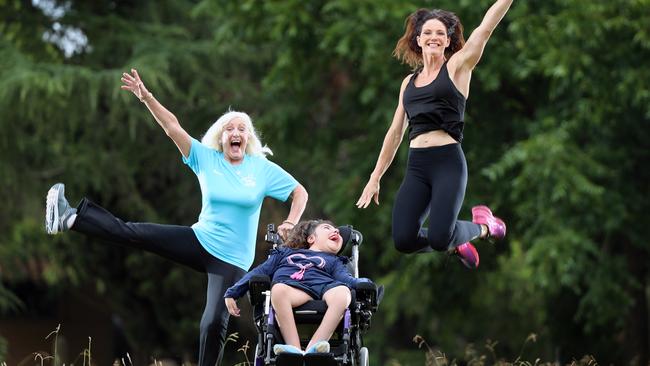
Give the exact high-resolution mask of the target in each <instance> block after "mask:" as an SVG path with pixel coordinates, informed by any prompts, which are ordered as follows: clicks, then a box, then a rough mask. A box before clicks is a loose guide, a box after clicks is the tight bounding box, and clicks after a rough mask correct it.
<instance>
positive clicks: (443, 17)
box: [393, 9, 465, 69]
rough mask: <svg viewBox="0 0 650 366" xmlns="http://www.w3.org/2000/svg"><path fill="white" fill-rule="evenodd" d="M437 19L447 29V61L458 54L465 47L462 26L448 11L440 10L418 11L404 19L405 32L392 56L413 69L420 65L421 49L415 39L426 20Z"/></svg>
mask: <svg viewBox="0 0 650 366" xmlns="http://www.w3.org/2000/svg"><path fill="white" fill-rule="evenodd" d="M431 19H438V20H439V21H441V22H442V24H444V25H445V27H446V28H447V36H449V37H450V38H451V41H450V42H449V47H447V48H446V49H445V57H446V58H447V60H449V58H450V57H451V55H453V54H454V53H456V52H458V51H459V50H460V49H461V48H463V46H464V45H465V38H464V37H463V24H462V23H461V22H460V19H459V18H458V16H457V15H456V14H454V13H452V12H450V11H446V10H441V9H433V10H429V9H418V10H417V11H416V12H414V13H413V14H411V15H409V16H408V18H406V21H405V26H406V31H405V32H404V35H403V36H402V38H400V39H399V40H398V41H397V45H395V49H394V50H393V56H395V57H396V58H397V59H398V60H400V61H402V62H404V63H407V64H409V65H410V66H411V67H413V68H414V69H415V68H417V67H418V66H420V65H422V48H420V46H418V41H417V37H418V36H419V35H420V33H421V32H422V26H423V25H424V23H426V22H427V21H428V20H431Z"/></svg>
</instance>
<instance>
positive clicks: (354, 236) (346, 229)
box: [336, 225, 363, 254]
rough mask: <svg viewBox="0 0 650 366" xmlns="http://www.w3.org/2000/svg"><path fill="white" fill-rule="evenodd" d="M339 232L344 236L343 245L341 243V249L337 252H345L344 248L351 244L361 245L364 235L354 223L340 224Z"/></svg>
mask: <svg viewBox="0 0 650 366" xmlns="http://www.w3.org/2000/svg"><path fill="white" fill-rule="evenodd" d="M338 229H339V233H340V234H341V238H343V245H341V250H339V252H338V253H336V254H341V253H343V250H345V248H346V247H347V246H348V244H349V245H361V242H362V241H363V235H361V232H359V231H358V230H355V229H354V228H353V227H352V225H343V226H339V227H338Z"/></svg>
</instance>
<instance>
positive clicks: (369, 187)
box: [356, 178, 379, 208]
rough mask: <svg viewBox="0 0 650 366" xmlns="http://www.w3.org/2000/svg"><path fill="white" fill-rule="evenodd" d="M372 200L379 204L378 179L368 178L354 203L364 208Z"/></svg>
mask: <svg viewBox="0 0 650 366" xmlns="http://www.w3.org/2000/svg"><path fill="white" fill-rule="evenodd" d="M373 200H374V201H375V203H376V204H377V205H379V181H378V180H375V179H372V178H370V180H369V181H368V184H366V187H365V188H364V189H363V193H361V197H359V200H358V201H357V204H356V205H357V207H358V208H366V207H368V205H370V202H371V201H373Z"/></svg>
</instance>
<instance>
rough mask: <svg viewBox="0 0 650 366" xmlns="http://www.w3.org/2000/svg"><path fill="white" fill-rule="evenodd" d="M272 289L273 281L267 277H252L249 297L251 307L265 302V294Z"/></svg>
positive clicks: (249, 284) (249, 282) (249, 285)
mask: <svg viewBox="0 0 650 366" xmlns="http://www.w3.org/2000/svg"><path fill="white" fill-rule="evenodd" d="M270 289H271V279H270V278H269V276H267V275H256V276H252V277H251V279H250V280H249V281H248V297H249V299H250V302H251V305H253V306H255V305H259V304H261V303H263V302H264V298H265V297H264V292H265V291H268V290H270Z"/></svg>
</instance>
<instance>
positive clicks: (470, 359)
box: [390, 333, 598, 366]
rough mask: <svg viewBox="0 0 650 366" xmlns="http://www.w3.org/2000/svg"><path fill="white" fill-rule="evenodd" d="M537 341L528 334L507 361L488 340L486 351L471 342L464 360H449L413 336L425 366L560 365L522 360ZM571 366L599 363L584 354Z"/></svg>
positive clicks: (595, 365) (595, 364) (393, 365)
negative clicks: (526, 348) (477, 348)
mask: <svg viewBox="0 0 650 366" xmlns="http://www.w3.org/2000/svg"><path fill="white" fill-rule="evenodd" d="M536 341H537V335H536V334H534V333H531V334H530V335H528V337H527V338H526V340H525V341H524V343H523V345H522V346H521V350H520V352H519V356H517V358H516V359H515V360H514V361H506V360H504V359H501V358H499V357H497V354H496V351H495V348H496V345H497V344H498V342H495V341H491V340H488V341H487V342H486V343H485V347H484V348H485V350H484V352H479V351H477V350H476V349H475V348H474V345H472V344H470V345H468V346H467V348H466V349H465V355H464V359H463V360H457V359H451V360H449V359H448V358H447V356H446V355H445V354H444V352H442V351H440V350H434V349H432V348H431V347H430V346H429V344H428V343H427V341H426V340H425V339H424V338H423V337H422V336H420V335H416V336H415V337H413V342H415V344H417V345H418V348H420V349H422V350H424V355H425V360H424V365H425V366H459V365H467V366H485V365H493V366H560V364H559V363H557V362H543V361H542V360H540V359H539V358H537V359H536V360H535V361H533V362H531V361H525V360H522V354H523V352H524V349H525V347H526V345H527V344H528V343H531V342H532V343H534V342H536ZM567 365H569V366H598V363H597V362H596V360H595V359H594V358H593V357H592V356H588V355H587V356H584V357H582V358H581V359H580V360H573V361H572V362H571V363H570V364H567ZM390 366H400V364H399V363H393V364H391V365H390Z"/></svg>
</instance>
